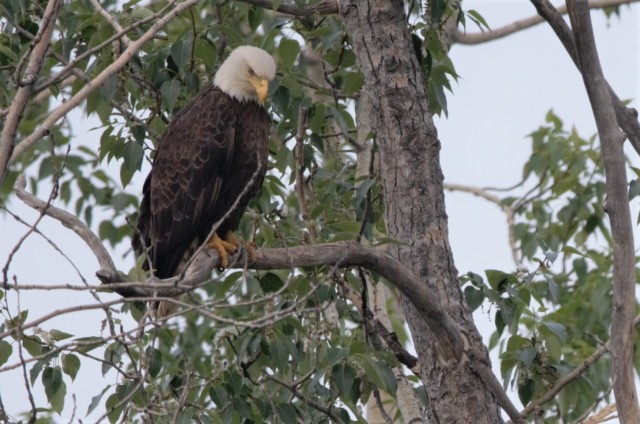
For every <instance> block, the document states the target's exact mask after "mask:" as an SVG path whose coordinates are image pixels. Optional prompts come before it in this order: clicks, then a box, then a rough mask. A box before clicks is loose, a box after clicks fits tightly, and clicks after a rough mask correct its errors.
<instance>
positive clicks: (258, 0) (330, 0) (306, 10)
mask: <svg viewBox="0 0 640 424" xmlns="http://www.w3.org/2000/svg"><path fill="white" fill-rule="evenodd" d="M239 1H241V2H242V3H247V4H251V5H254V6H258V7H262V8H263V9H269V10H274V2H273V1H272V0H239ZM275 11H276V12H280V13H284V14H285V15H291V16H313V15H334V14H336V13H338V2H337V1H335V0H326V1H324V2H322V3H319V4H315V5H308V6H304V7H298V5H297V4H294V3H289V2H286V3H285V2H282V3H280V4H279V5H278V7H277V8H276V9H275Z"/></svg>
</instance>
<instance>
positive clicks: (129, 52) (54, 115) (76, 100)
mask: <svg viewBox="0 0 640 424" xmlns="http://www.w3.org/2000/svg"><path fill="white" fill-rule="evenodd" d="M196 3H197V0H185V1H184V2H181V3H179V4H177V5H176V7H175V8H174V9H172V10H171V11H169V12H168V13H167V14H166V15H165V16H163V17H161V18H159V19H158V20H157V21H156V22H155V23H154V24H153V25H152V26H151V28H149V30H147V32H145V33H144V34H143V35H142V36H141V37H140V38H138V39H137V40H136V41H135V42H133V43H131V44H130V45H129V47H128V48H127V49H126V50H125V51H124V52H122V55H121V56H120V57H119V58H118V59H117V60H115V61H114V62H113V63H111V64H110V65H109V66H107V67H106V68H105V69H104V70H103V71H102V72H100V74H98V76H96V77H95V78H94V79H93V80H91V81H90V82H89V83H87V84H86V85H85V86H84V87H82V89H80V90H79V91H78V92H77V93H76V94H75V95H74V96H73V97H72V98H71V99H69V100H68V101H67V102H65V103H63V104H62V105H60V106H58V107H57V108H56V109H54V110H53V111H51V113H50V114H49V116H48V117H47V119H45V120H44V122H42V124H40V125H39V126H38V127H37V128H36V129H35V130H34V131H33V132H32V133H31V135H29V136H28V137H25V138H24V139H23V140H22V141H21V142H20V143H18V144H17V145H16V146H15V148H14V151H13V155H12V156H11V161H15V160H16V159H17V158H18V157H19V156H20V155H21V154H23V153H24V152H25V151H26V150H27V149H28V148H29V147H31V146H32V145H34V144H35V143H36V142H38V141H39V140H40V138H42V136H43V135H44V134H45V133H46V132H47V131H48V130H49V128H51V127H52V126H53V125H54V124H55V123H56V122H58V120H60V119H61V118H62V117H63V116H65V115H66V114H67V113H68V112H69V111H70V110H71V109H73V108H75V107H76V106H78V105H79V104H80V103H81V102H82V101H83V100H84V99H86V98H87V97H88V96H89V94H91V93H92V92H93V91H94V90H96V89H97V88H98V87H99V86H100V85H102V84H103V83H104V82H105V81H106V80H107V79H108V78H109V77H110V76H111V75H113V74H115V73H116V72H118V71H119V70H120V69H122V68H123V67H124V66H125V65H126V64H127V63H129V61H130V60H131V59H132V58H133V56H134V54H135V53H136V52H137V51H138V50H140V49H141V48H142V46H143V45H144V44H145V43H146V42H147V41H149V40H151V39H152V38H153V37H154V35H155V34H156V33H157V32H158V31H160V30H161V29H162V28H163V27H164V26H165V25H167V24H168V23H169V22H170V21H171V20H172V19H173V18H175V17H176V16H178V15H179V14H180V13H182V12H183V11H184V10H186V9H188V8H189V7H191V6H193V5H194V4H196Z"/></svg>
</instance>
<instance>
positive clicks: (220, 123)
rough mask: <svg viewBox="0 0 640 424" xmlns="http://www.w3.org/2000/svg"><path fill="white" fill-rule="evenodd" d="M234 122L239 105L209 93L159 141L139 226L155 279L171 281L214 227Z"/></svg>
mask: <svg viewBox="0 0 640 424" xmlns="http://www.w3.org/2000/svg"><path fill="white" fill-rule="evenodd" d="M237 120H238V110H237V102H234V101H232V99H231V98H230V97H229V96H227V95H226V94H224V93H222V92H221V91H220V90H219V89H217V88H215V87H212V88H210V89H207V90H204V91H203V92H202V93H200V95H198V96H197V97H196V98H195V99H194V100H193V101H192V102H191V103H189V104H188V105H187V106H185V107H184V108H183V109H182V110H181V111H180V112H179V113H178V114H176V116H175V117H174V118H173V120H172V121H171V123H170V124H169V126H168V128H167V130H166V132H165V134H164V136H163V137H162V140H161V142H160V147H159V149H158V152H157V155H156V157H155V160H154V164H153V168H152V170H151V172H150V173H149V176H148V177H147V181H146V182H145V185H144V188H143V196H144V197H143V200H142V203H141V208H140V217H139V221H138V230H139V232H140V233H141V235H142V236H143V239H144V241H145V245H146V247H147V248H149V258H150V259H151V262H152V265H153V267H154V268H155V270H156V272H155V274H156V276H158V277H159V278H167V277H171V276H173V275H174V273H175V272H176V268H177V267H178V264H179V263H180V261H181V260H182V259H183V257H184V255H185V252H187V251H188V250H189V249H190V247H191V246H192V244H193V243H194V242H196V243H198V244H200V243H202V242H203V241H204V240H202V237H206V234H205V236H202V234H203V232H204V233H208V232H209V230H210V229H211V226H212V225H213V224H214V222H211V217H212V216H213V211H214V210H215V209H216V205H217V204H218V201H219V195H220V192H221V187H222V186H223V184H224V183H225V179H227V178H228V177H229V175H230V172H231V163H232V157H233V154H234V144H235V139H236V126H237ZM137 244H138V246H137V247H138V248H137V249H136V250H137V251H138V253H141V251H142V246H140V243H139V241H138V243H137ZM134 247H136V246H135V243H134Z"/></svg>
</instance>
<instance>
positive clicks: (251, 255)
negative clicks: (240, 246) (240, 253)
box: [244, 241, 256, 263]
mask: <svg viewBox="0 0 640 424" xmlns="http://www.w3.org/2000/svg"><path fill="white" fill-rule="evenodd" d="M244 248H245V249H247V256H248V259H249V263H253V261H255V260H256V244H255V243H254V242H252V241H248V242H246V243H245V244H244Z"/></svg>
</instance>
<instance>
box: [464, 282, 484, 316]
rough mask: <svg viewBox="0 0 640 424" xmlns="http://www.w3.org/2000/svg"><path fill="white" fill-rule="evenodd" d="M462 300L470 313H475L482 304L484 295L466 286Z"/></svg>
mask: <svg viewBox="0 0 640 424" xmlns="http://www.w3.org/2000/svg"><path fill="white" fill-rule="evenodd" d="M464 300H465V301H466V302H467V305H469V308H471V311H475V310H476V309H478V307H479V306H480V305H482V302H484V293H483V292H482V290H479V289H476V288H475V287H473V286H467V287H465V288H464Z"/></svg>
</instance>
